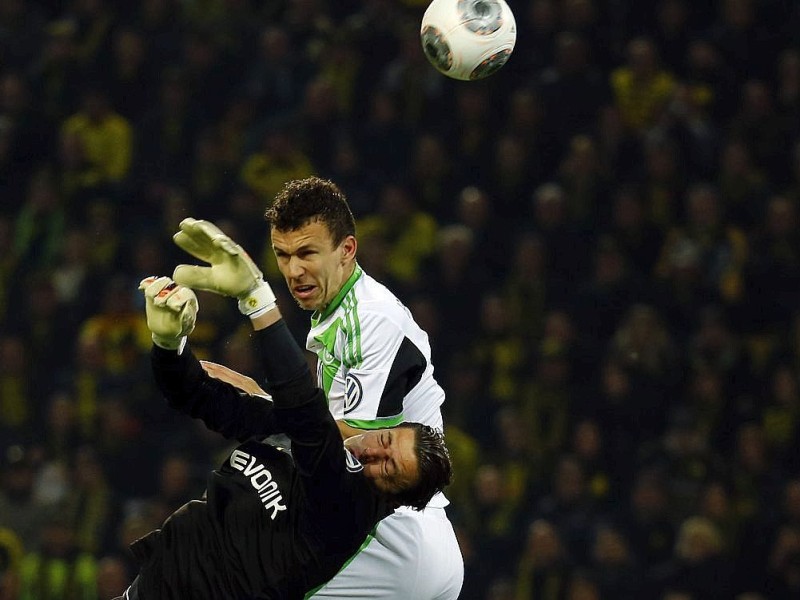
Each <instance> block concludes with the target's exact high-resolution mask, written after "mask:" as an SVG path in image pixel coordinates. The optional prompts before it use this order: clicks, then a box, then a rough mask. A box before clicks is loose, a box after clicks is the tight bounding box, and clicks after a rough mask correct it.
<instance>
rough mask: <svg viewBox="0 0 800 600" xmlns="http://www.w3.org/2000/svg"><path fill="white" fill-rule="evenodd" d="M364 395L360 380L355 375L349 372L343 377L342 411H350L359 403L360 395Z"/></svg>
mask: <svg viewBox="0 0 800 600" xmlns="http://www.w3.org/2000/svg"><path fill="white" fill-rule="evenodd" d="M363 395H364V389H363V388H362V387H361V382H360V381H359V380H358V378H357V377H356V376H355V375H351V374H350V373H348V374H347V376H346V377H345V378H344V412H345V414H347V413H349V412H352V411H354V410H355V409H356V407H357V406H358V405H359V404H361V397H362V396H363Z"/></svg>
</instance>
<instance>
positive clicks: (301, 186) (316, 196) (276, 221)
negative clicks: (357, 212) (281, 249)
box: [264, 177, 356, 246]
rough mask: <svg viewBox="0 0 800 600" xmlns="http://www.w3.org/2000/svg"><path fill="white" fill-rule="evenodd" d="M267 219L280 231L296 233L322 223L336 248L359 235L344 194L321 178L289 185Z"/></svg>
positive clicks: (269, 211)
mask: <svg viewBox="0 0 800 600" xmlns="http://www.w3.org/2000/svg"><path fill="white" fill-rule="evenodd" d="M264 218H265V219H266V220H267V222H268V223H269V224H270V227H272V228H273V229H275V230H277V231H295V230H297V229H300V228H301V227H304V226H306V225H307V224H308V223H310V222H312V221H319V222H320V223H324V224H325V225H326V226H327V227H328V231H330V232H331V237H332V238H333V245H334V246H338V245H339V244H340V243H341V242H342V241H343V240H344V239H345V238H346V237H347V236H348V235H355V234H356V223H355V219H354V218H353V213H352V212H351V211H350V206H349V205H348V204H347V198H345V195H344V192H342V190H341V189H339V186H337V185H336V184H335V183H333V182H332V181H329V180H327V179H321V178H320V177H306V178H305V179H295V180H292V181H289V182H288V183H286V184H285V185H284V186H283V189H281V191H280V192H278V194H277V195H276V196H275V202H273V204H272V206H270V207H269V208H268V209H267V210H266V212H265V213H264Z"/></svg>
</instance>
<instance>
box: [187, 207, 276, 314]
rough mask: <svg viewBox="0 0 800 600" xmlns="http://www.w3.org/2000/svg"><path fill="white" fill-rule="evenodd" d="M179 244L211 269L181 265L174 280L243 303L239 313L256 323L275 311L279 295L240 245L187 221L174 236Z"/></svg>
mask: <svg viewBox="0 0 800 600" xmlns="http://www.w3.org/2000/svg"><path fill="white" fill-rule="evenodd" d="M172 239H173V240H175V243H176V244H177V245H178V246H180V247H181V248H183V249H184V250H186V252H188V253H189V254H191V255H192V256H194V257H195V258H199V259H200V260H202V261H205V262H207V263H209V264H210V265H211V266H210V267H199V266H195V265H178V266H177V267H175V272H174V273H173V274H172V277H173V278H174V279H175V281H177V282H178V283H180V284H181V285H185V286H188V287H191V288H194V289H197V290H206V291H209V292H214V293H216V294H222V295H223V296H232V297H234V298H237V299H238V300H239V312H241V313H242V314H243V315H245V316H248V317H250V318H251V319H254V318H256V317H259V316H261V315H263V314H264V313H266V312H267V311H269V310H271V309H272V308H275V304H276V303H275V294H274V293H273V291H272V288H271V287H270V286H269V284H268V283H267V282H266V281H264V275H263V274H262V273H261V271H260V270H259V269H258V267H256V264H255V263H254V262H253V259H251V258H250V256H248V254H247V252H245V251H244V248H242V247H241V246H240V245H239V244H237V243H236V242H234V241H233V240H232V239H231V238H229V237H228V236H227V235H225V234H224V233H223V232H222V231H221V230H220V229H219V227H217V226H216V225H214V224H213V223H210V222H208V221H200V220H197V219H192V218H187V219H184V220H183V221H181V224H180V231H178V233H176V234H175V235H174V236H172Z"/></svg>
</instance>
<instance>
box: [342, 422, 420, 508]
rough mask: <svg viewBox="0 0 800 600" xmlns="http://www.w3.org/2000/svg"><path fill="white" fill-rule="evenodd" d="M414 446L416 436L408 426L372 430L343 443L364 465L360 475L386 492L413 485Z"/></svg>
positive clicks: (416, 466)
mask: <svg viewBox="0 0 800 600" xmlns="http://www.w3.org/2000/svg"><path fill="white" fill-rule="evenodd" d="M415 444H416V434H415V432H414V430H413V429H411V428H408V427H397V428H394V429H376V430H375V431H368V432H366V433H362V434H360V435H354V436H353V437H349V438H347V439H346V440H345V441H344V445H345V446H346V447H347V449H348V450H350V452H352V453H353V454H354V455H355V457H356V458H357V459H358V460H359V462H361V464H363V465H364V476H365V477H367V478H369V479H370V480H372V483H373V484H374V485H375V487H377V488H378V489H379V490H381V491H382V492H387V493H394V492H399V491H401V490H403V489H407V488H408V487H410V486H412V485H414V483H416V481H417V477H418V476H419V465H418V462H417V455H416V452H415V451H414V448H415Z"/></svg>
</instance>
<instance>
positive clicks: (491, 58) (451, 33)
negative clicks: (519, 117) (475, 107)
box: [420, 0, 517, 81]
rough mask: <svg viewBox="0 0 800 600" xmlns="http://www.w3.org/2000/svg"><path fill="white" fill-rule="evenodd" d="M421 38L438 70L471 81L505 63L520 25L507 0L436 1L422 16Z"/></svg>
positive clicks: (429, 57) (485, 75)
mask: <svg viewBox="0 0 800 600" xmlns="http://www.w3.org/2000/svg"><path fill="white" fill-rule="evenodd" d="M420 37H421V39H422V49H423V50H424V52H425V56H427V57H428V60H429V61H430V63H431V64H432V65H433V66H434V67H436V69H437V70H438V71H440V72H441V73H444V74H445V75H447V76H448V77H452V78H453V79H461V80H463V81H470V80H475V79H483V78H484V77H488V76H489V75H491V74H492V73H494V72H495V71H497V70H498V69H499V68H500V67H502V66H503V65H504V64H506V61H507V60H508V57H509V56H511V52H512V50H514V44H515V43H516V41H517V23H516V21H514V13H512V12H511V9H510V8H509V6H508V4H506V2H505V0H433V1H432V2H431V3H430V5H429V6H428V8H427V10H426V11H425V14H424V15H423V17H422V27H421V29H420Z"/></svg>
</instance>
